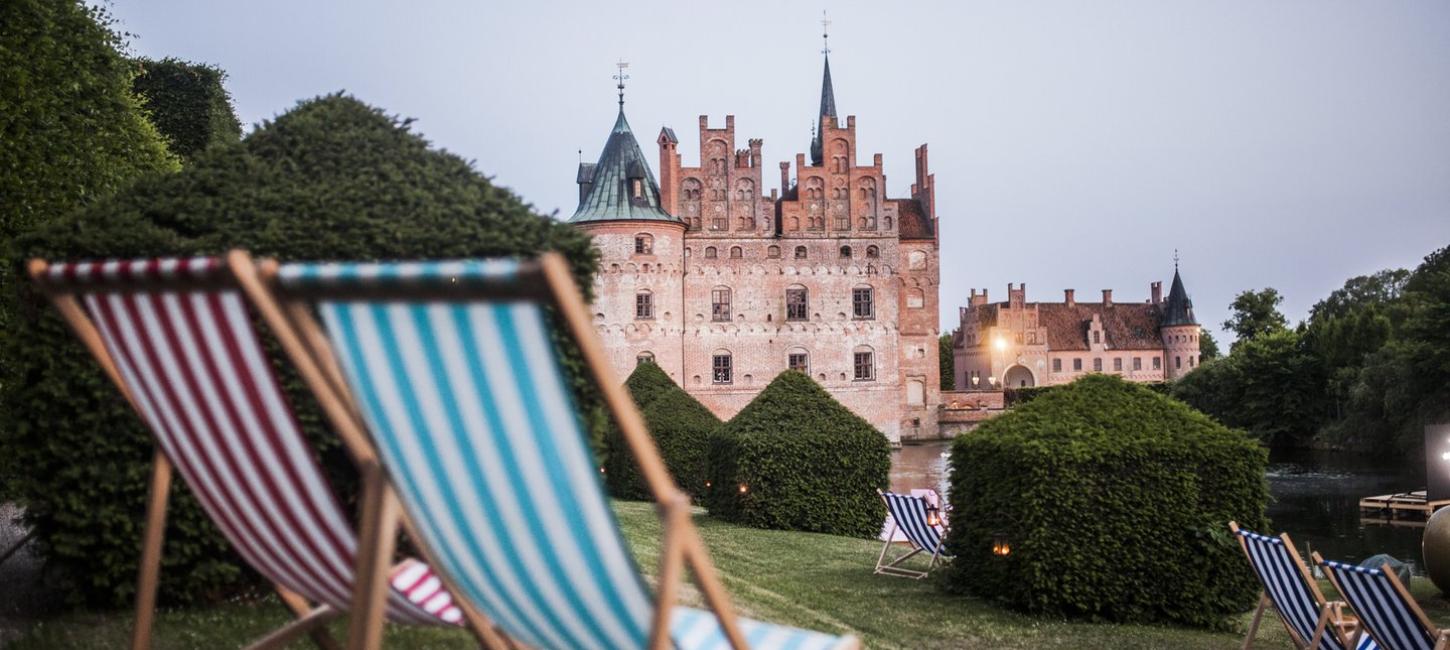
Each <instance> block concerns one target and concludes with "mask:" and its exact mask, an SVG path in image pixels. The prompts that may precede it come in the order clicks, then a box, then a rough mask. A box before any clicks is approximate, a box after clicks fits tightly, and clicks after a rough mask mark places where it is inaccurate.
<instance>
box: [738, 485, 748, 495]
mask: <svg viewBox="0 0 1450 650" xmlns="http://www.w3.org/2000/svg"><path fill="white" fill-rule="evenodd" d="M749 491H750V488H749V487H747V486H746V485H745V484H744V483H741V484H740V493H741V494H745V493H746V492H749Z"/></svg>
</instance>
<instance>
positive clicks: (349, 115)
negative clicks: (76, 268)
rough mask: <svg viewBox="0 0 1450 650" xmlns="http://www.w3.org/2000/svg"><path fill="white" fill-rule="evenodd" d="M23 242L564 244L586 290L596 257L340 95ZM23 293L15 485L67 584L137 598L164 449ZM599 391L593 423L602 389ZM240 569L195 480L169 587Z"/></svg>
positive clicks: (112, 599) (174, 505) (108, 251)
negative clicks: (147, 506) (156, 470)
mask: <svg viewBox="0 0 1450 650" xmlns="http://www.w3.org/2000/svg"><path fill="white" fill-rule="evenodd" d="M16 246H17V248H16V253H17V256H24V257H29V256H41V257H46V258H51V259H74V258H97V257H140V256H152V255H197V254H220V253H223V252H224V251H226V250H227V249H229V248H232V247H246V248H249V249H251V250H252V251H254V252H256V253H258V254H260V255H272V256H278V257H281V258H284V259H294V260H295V259H354V260H377V259H408V258H424V257H427V258H439V257H465V256H486V255H518V254H533V253H536V252H539V251H543V250H546V249H555V250H560V251H562V252H563V253H564V254H565V255H567V256H568V258H569V259H570V260H572V261H573V264H574V271H575V273H576V277H577V278H578V279H579V280H580V282H581V284H582V286H584V287H588V286H589V282H588V279H589V277H590V274H591V273H592V272H593V270H594V265H595V260H594V257H593V254H592V252H591V250H590V245H589V240H588V238H587V237H586V236H585V235H583V234H581V233H580V232H578V231H577V230H575V229H573V228H571V227H569V226H568V225H565V224H562V223H559V222H556V221H553V220H551V219H548V218H546V217H542V216H539V215H538V214H536V213H535V212H534V211H533V210H532V209H531V208H530V207H529V206H528V205H526V204H525V203H523V202H522V201H520V200H519V199H518V198H517V197H516V196H514V195H513V194H512V193H511V192H509V191H508V190H506V189H502V188H499V187H496V186H494V185H493V184H492V183H490V182H489V181H488V179H486V178H485V177H483V176H482V175H480V174H479V173H478V172H477V171H475V170H474V169H472V168H471V167H470V165H469V163H468V162H466V161H464V160H463V159H461V158H459V157H457V156H454V155H452V154H448V153H445V152H441V151H436V150H432V149H429V147H428V144H427V143H426V142H425V141H424V140H423V139H422V138H421V137H419V136H418V135H416V134H413V133H410V132H409V131H408V129H407V127H406V126H405V125H404V124H402V123H400V121H399V120H398V119H396V118H393V117H389V116H387V115H385V114H384V113H382V112H381V111H379V110H378V109H375V108H371V107H369V106H367V105H365V104H363V103H362V102H360V101H358V100H356V99H352V98H350V97H345V96H339V95H333V96H327V97H322V98H318V99H314V100H309V101H306V102H302V103H301V104H299V105H298V106H297V107H296V108H294V109H293V110H292V111H290V112H288V113H286V114H284V115H282V116H280V117H278V118H277V119H276V120H275V121H272V122H270V123H266V124H263V125H261V126H260V127H259V128H258V129H257V130H255V131H254V132H253V133H251V134H250V135H249V136H248V137H247V138H246V139H245V140H243V141H241V142H239V143H236V144H232V145H222V146H218V147H212V148H210V149H208V150H206V151H205V152H203V153H202V154H201V155H200V156H199V157H198V158H197V160H196V161H195V162H193V163H192V164H190V165H188V166H187V167H186V168H185V169H184V170H182V171H180V172H178V173H175V174H169V175H163V176H153V177H148V178H146V179H144V180H142V181H140V182H138V183H136V184H135V185H134V186H132V187H131V188H129V189H127V190H126V191H124V192H121V193H119V194H117V195H115V196H114V197H112V198H110V199H107V200H104V201H101V202H99V203H97V204H95V205H93V206H91V207H89V208H87V209H86V210H84V211H82V212H79V213H77V214H74V215H72V216H70V217H67V218H64V219H59V220H56V221H55V222H53V223H50V224H47V225H46V226H45V227H43V228H40V229H37V230H36V231H35V232H34V233H32V234H29V235H26V236H24V237H21V238H20V239H19V241H18V243H17V245H16ZM22 288H23V289H26V291H25V292H24V293H23V295H22V296H20V298H21V301H20V303H19V308H20V309H19V312H18V313H21V314H22V315H23V318H22V319H20V320H19V322H18V323H17V327H16V328H14V329H13V330H12V331H10V332H8V333H7V336H6V337H5V340H4V342H3V347H4V358H6V359H7V360H8V361H9V363H7V366H6V368H5V374H4V375H3V377H0V411H3V412H4V413H5V414H6V415H5V417H4V418H0V449H4V450H5V454H4V456H5V457H6V461H5V464H4V466H3V467H0V483H5V484H7V485H8V487H7V490H9V491H11V494H13V495H14V496H15V498H16V499H17V501H19V502H20V503H21V505H23V506H24V507H25V508H26V522H27V524H28V525H30V526H32V527H33V528H34V529H35V531H36V532H37V534H38V536H39V537H38V541H39V543H40V545H41V549H42V550H43V551H44V553H45V555H46V558H47V561H48V562H49V563H50V566H52V567H54V568H56V569H60V570H61V571H62V573H63V575H64V576H66V577H67V578H68V580H67V581H65V582H60V583H58V585H59V586H60V587H61V588H63V589H67V590H68V591H69V593H70V594H71V595H73V596H75V597H77V598H84V599H85V600H87V601H90V602H93V603H122V602H126V601H128V600H129V599H130V597H131V594H132V593H133V581H134V577H135V567H136V561H137V555H138V554H137V549H138V548H139V547H140V542H139V539H140V533H141V527H140V525H139V523H138V522H140V521H141V520H142V515H143V507H144V500H145V496H146V476H147V471H148V465H149V462H150V459H151V451H152V444H151V441H150V438H149V436H148V435H147V433H146V432H145V430H144V429H143V427H142V425H141V423H140V421H139V419H138V418H137V417H136V416H135V415H134V414H132V413H131V412H130V410H129V409H128V408H126V407H125V405H124V403H123V401H122V399H121V398H120V395H119V393H118V392H117V391H116V389H115V388H113V387H112V386H111V385H109V383H108V382H107V380H106V378H105V377H104V376H103V375H102V373H101V372H100V371H99V369H98V367H97V365H96V363H95V362H94V361H93V360H91V359H90V357H89V356H88V355H87V354H86V353H85V352H84V351H83V350H82V348H81V346H80V345H78V344H77V343H76V342H75V341H74V340H73V338H74V337H72V336H70V335H69V334H68V333H67V332H66V331H65V330H64V328H63V326H62V325H61V323H60V321H59V319H58V318H57V317H55V316H54V315H53V314H52V313H51V310H50V309H49V307H48V306H46V305H45V304H44V303H43V301H42V300H41V299H40V298H39V297H38V296H36V295H34V292H31V291H29V290H28V289H29V287H28V285H25V286H23V287H22ZM282 370H283V371H284V375H283V376H284V381H286V382H287V386H288V387H289V390H290V392H291V398H292V400H291V401H292V403H293V405H294V406H296V407H297V408H298V409H299V411H300V412H299V416H300V417H301V419H302V422H303V425H304V428H305V429H306V430H307V431H308V433H309V435H310V436H312V438H313V439H314V441H315V442H316V443H317V445H318V448H319V450H320V452H321V453H322V455H323V463H324V466H325V467H326V468H328V470H329V472H330V473H332V474H333V475H334V478H335V480H336V484H337V485H338V486H339V489H340V490H341V491H343V493H344V496H345V497H346V498H349V499H350V498H351V497H350V496H348V493H349V485H355V484H354V483H350V481H349V480H348V474H349V472H350V470H351V467H350V466H349V465H348V463H347V461H346V459H345V457H344V455H343V454H341V453H340V452H339V449H338V444H337V442H336V441H335V439H334V437H333V436H331V435H330V434H328V433H326V432H325V429H324V427H323V426H322V425H321V418H320V417H319V415H318V413H317V412H316V408H315V406H314V405H313V403H312V400H311V399H310V398H309V397H307V396H306V395H304V394H303V392H302V391H301V388H300V383H298V382H297V381H296V380H295V378H294V377H292V376H290V374H287V373H286V372H285V371H286V369H285V368H283V369H282ZM574 370H577V367H576V368H575V369H574ZM574 376H575V377H580V376H581V375H580V373H578V372H575V374H574ZM576 381H577V380H576ZM576 385H579V384H576ZM581 395H583V398H584V399H585V401H584V404H585V409H586V413H585V417H586V419H590V420H593V419H594V415H595V414H597V412H598V411H597V407H596V406H591V405H595V404H597V403H596V402H595V401H592V400H595V399H597V398H595V397H593V396H592V395H590V394H589V393H587V392H581ZM236 567H237V563H236V562H235V560H234V558H233V557H232V556H231V555H230V553H229V552H228V551H226V550H225V543H224V542H223V541H222V539H221V537H220V536H219V535H218V534H217V533H216V532H215V530H214V528H213V527H212V525H211V524H210V522H209V521H207V520H206V518H205V516H204V515H203V514H202V512H201V511H200V509H199V508H198V507H197V505H196V503H195V502H194V500H193V499H192V497H191V495H190V493H189V490H187V489H185V488H178V489H176V490H174V491H173V493H172V500H171V508H170V513H169V526H168V529H167V531H166V549H165V563H164V566H163V570H162V588H161V594H163V598H167V599H170V600H173V601H184V600H188V599H192V598H195V597H198V596H201V595H205V594H219V593H224V592H225V590H226V589H229V588H232V587H235V586H238V585H239V584H241V583H245V582H247V578H248V576H247V575H246V574H244V573H243V572H241V571H239V570H238V569H237V568H236Z"/></svg>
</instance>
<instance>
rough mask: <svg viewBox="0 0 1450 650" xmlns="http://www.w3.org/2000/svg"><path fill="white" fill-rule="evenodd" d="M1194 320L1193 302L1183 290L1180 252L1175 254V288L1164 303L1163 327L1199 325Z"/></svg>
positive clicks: (1170, 289)
mask: <svg viewBox="0 0 1450 650" xmlns="http://www.w3.org/2000/svg"><path fill="white" fill-rule="evenodd" d="M1197 324H1198V321H1197V320H1194V318H1193V301H1192V300H1190V299H1189V298H1188V291H1187V290H1186V289H1184V288H1183V276H1181V275H1179V274H1178V251H1174V252H1173V286H1172V287H1171V288H1169V290H1168V300H1167V301H1166V302H1164V303H1163V326H1164V327H1171V326H1173V325H1197Z"/></svg>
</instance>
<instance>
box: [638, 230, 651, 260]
mask: <svg viewBox="0 0 1450 650" xmlns="http://www.w3.org/2000/svg"><path fill="white" fill-rule="evenodd" d="M654 252H655V238H654V237H653V236H652V235H650V234H649V233H640V234H638V235H635V236H634V254H635V255H654Z"/></svg>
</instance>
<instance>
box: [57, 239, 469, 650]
mask: <svg viewBox="0 0 1450 650" xmlns="http://www.w3.org/2000/svg"><path fill="white" fill-rule="evenodd" d="M30 274H31V278H32V280H33V282H34V283H35V284H36V286H37V287H38V288H39V289H40V290H41V291H42V292H44V293H45V294H46V296H47V297H48V298H49V299H50V301H51V303H52V304H53V305H54V306H55V307H56V309H57V310H58V311H59V312H60V314H61V316H62V318H64V319H65V321H66V323H67V324H68V325H69V326H70V327H71V329H72V330H73V331H74V332H75V333H76V335H77V336H78V337H79V338H80V340H81V342H82V343H83V344H84V345H85V346H86V348H87V350H88V351H89V352H90V353H91V354H92V356H93V357H95V359H96V361H97V363H98V364H99V365H100V366H101V368H102V369H103V370H104V371H105V372H106V374H107V375H108V376H109V377H110V379H111V380H112V381H113V382H114V383H115V384H116V386H117V387H118V388H119V389H120V392H121V393H122V395H123V396H124V397H125V398H126V399H127V401H128V402H129V403H130V404H131V406H132V407H133V408H134V410H135V411H136V412H137V414H138V415H140V417H141V419H142V421H144V422H145V424H146V425H147V427H148V428H149V429H150V431H151V434H152V438H153V439H154V441H155V443H156V451H155V453H154V456H153V462H152V473H151V481H150V495H149V497H148V501H147V508H146V512H147V514H146V525H145V529H144V535H143V545H142V553H141V562H140V567H139V571H138V574H139V575H138V579H137V582H138V585H137V592H136V593H137V595H136V623H135V627H134V628H133V635H132V641H131V644H132V647H133V648H145V647H149V646H150V645H151V622H152V620H153V614H154V610H155V602H156V590H157V583H158V578H159V574H160V563H161V552H162V537H163V531H164V530H165V527H166V507H167V500H168V499H167V495H168V492H169V491H170V483H171V476H172V471H173V468H174V469H175V471H176V473H179V474H180V475H181V477H182V479H183V480H184V481H185V482H186V485H187V486H188V487H189V488H190V489H191V492H192V494H194V495H195V496H196V499H197V501H198V502H199V503H200V504H201V506H202V509H203V510H205V511H206V513H207V515H208V516H210V518H211V519H212V521H214V522H215V523H216V525H217V528H218V529H219V530H220V531H221V532H222V534H223V535H224V536H225V537H226V539H227V541H228V542H229V543H230V544H231V546H232V548H234V549H236V551H237V553H238V554H239V555H240V556H241V557H242V558H243V559H244V560H245V561H246V562H247V563H248V564H249V565H251V566H252V568H254V569H256V571H257V572H258V573H260V574H261V575H262V576H264V577H265V578H267V579H268V580H269V581H270V582H272V584H273V585H274V586H275V588H276V591H277V593H278V594H279V595H280V596H281V598H282V600H283V603H284V604H285V605H287V607H288V608H289V609H291V610H292V612H293V614H294V615H295V616H296V617H297V620H294V621H292V622H291V623H290V624H288V625H286V626H284V627H282V628H280V629H278V630H276V631H275V632H273V633H272V634H269V635H268V636H266V637H264V638H263V639H261V640H259V641H258V642H257V643H256V644H254V646H253V647H279V646H281V645H285V644H286V643H288V642H289V641H290V640H291V639H293V638H296V637H299V636H301V635H303V634H311V635H312V636H313V639H314V640H315V641H316V642H317V643H318V645H320V646H322V647H325V648H329V647H335V644H334V642H333V641H332V639H331V637H330V636H328V634H327V631H326V629H325V628H323V627H322V625H323V624H325V623H326V622H327V621H329V620H331V619H334V618H337V617H338V616H341V615H342V614H343V613H345V612H347V611H348V610H349V609H350V606H351V604H352V603H353V602H354V600H355V598H356V595H357V593H358V592H359V591H367V590H369V589H371V587H368V588H360V585H362V584H363V583H364V582H366V581H367V580H376V581H377V582H378V583H379V584H380V585H386V584H387V583H388V582H389V581H391V583H392V587H391V588H389V587H386V586H384V587H383V589H384V595H383V598H382V599H381V600H380V603H379V606H380V608H381V609H382V611H383V612H384V614H385V615H386V616H387V617H388V618H390V619H391V620H394V621H398V622H407V623H418V624H432V625H456V624H458V623H459V622H460V621H461V618H462V614H461V612H460V611H459V610H458V608H457V607H455V606H454V605H453V604H452V599H451V597H450V596H449V594H448V592H447V591H446V590H444V589H442V588H441V586H440V583H439V581H438V580H437V579H435V578H434V577H433V575H432V571H431V570H430V569H429V567H428V565H427V564H426V563H423V562H418V561H415V560H404V561H403V562H402V563H399V564H396V565H394V564H393V563H392V562H387V563H384V564H377V565H376V566H373V568H372V569H371V570H373V571H375V572H376V574H375V575H372V574H369V575H368V576H366V577H365V579H364V578H360V577H359V576H360V575H362V574H360V573H359V571H358V565H359V563H358V559H359V558H370V556H371V554H372V550H371V549H370V548H369V547H367V546H366V545H361V546H360V544H359V540H360V539H364V538H370V536H368V535H364V534H359V533H357V532H355V531H354V530H353V526H352V524H350V523H349V522H348V518H347V516H346V514H345V512H344V511H343V508H342V505H341V503H340V502H339V500H338V498H337V496H336V495H335V493H334V492H333V490H332V488H331V486H330V485H328V481H327V478H326V477H325V476H324V474H323V473H322V470H321V468H320V466H319V465H318V462H317V460H316V458H315V457H314V456H315V450H313V449H312V447H311V445H310V444H309V443H308V441H307V439H306V437H304V436H303V434H302V428H301V426H300V425H299V424H298V422H297V418H296V417H295V416H294V414H293V412H292V409H291V407H290V406H289V405H288V401H287V397H286V394H285V393H284V392H283V391H282V388H281V386H280V385H279V384H278V381H277V378H276V377H275V376H274V374H273V371H272V366H271V363H270V361H269V360H268V358H267V354H266V352H265V350H264V348H263V346H262V342H261V340H260V339H259V338H258V335H257V331H256V330H255V328H254V327H253V323H252V317H251V314H250V313H249V312H248V310H247V307H246V303H245V302H244V300H243V297H242V291H241V287H240V285H239V278H238V277H237V275H236V274H235V273H234V271H233V269H231V268H228V267H227V266H226V265H225V264H224V263H223V261H222V260H221V259H218V258H211V257H203V258H190V259H150V260H112V261H104V262H80V263H71V264H50V263H47V262H45V261H42V260H32V261H31V263H30ZM344 442H346V441H344ZM344 447H345V448H346V449H347V450H348V451H349V452H352V456H353V459H354V460H355V461H358V462H359V468H360V469H361V468H362V467H363V466H364V465H367V464H368V462H369V461H368V459H367V457H366V456H367V455H368V454H369V451H368V448H367V446H366V444H364V445H363V447H362V448H361V449H359V448H358V447H356V446H354V445H344ZM359 453H361V454H362V457H361V458H360V457H359V455H358V454H359ZM372 464H373V465H376V463H375V462H373V463H372ZM364 473H365V474H366V472H364ZM374 474H378V473H377V472H374ZM365 483H368V484H369V485H371V486H372V487H373V488H374V490H376V488H377V487H378V486H379V484H380V483H381V476H380V474H378V476H377V479H375V480H371V481H369V480H367V479H365ZM389 559H390V560H391V558H389ZM370 566H372V565H371V564H370Z"/></svg>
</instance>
